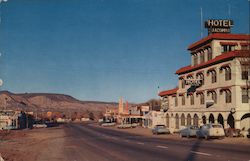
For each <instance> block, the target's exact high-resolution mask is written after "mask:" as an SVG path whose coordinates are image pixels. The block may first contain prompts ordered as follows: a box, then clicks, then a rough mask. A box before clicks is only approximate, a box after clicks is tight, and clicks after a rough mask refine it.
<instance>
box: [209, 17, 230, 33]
mask: <svg viewBox="0 0 250 161" xmlns="http://www.w3.org/2000/svg"><path fill="white" fill-rule="evenodd" d="M205 27H206V28H208V34H212V33H230V32H231V27H233V20H207V21H206V22H205Z"/></svg>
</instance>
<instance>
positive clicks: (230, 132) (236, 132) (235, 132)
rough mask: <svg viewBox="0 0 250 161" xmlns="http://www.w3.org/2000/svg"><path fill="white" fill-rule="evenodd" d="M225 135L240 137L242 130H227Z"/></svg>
mask: <svg viewBox="0 0 250 161" xmlns="http://www.w3.org/2000/svg"><path fill="white" fill-rule="evenodd" d="M225 135H226V137H240V136H241V133H240V129H235V128H227V129H225Z"/></svg>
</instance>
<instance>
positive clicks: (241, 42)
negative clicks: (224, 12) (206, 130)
mask: <svg viewBox="0 0 250 161" xmlns="http://www.w3.org/2000/svg"><path fill="white" fill-rule="evenodd" d="M210 30H211V28H210ZM249 40H250V35H246V34H231V33H209V35H208V36H207V37H205V38H202V39H201V40H199V41H197V42H195V43H193V44H191V45H190V46H189V47H188V51H189V52H190V56H191V64H190V65H188V66H185V67H182V68H180V69H178V70H177V71H176V73H175V74H177V75H178V86H177V87H176V88H174V89H170V90H165V91H161V92H160V93H159V96H160V97H161V100H162V109H164V111H165V113H164V115H165V116H164V119H165V124H166V126H167V127H169V128H170V129H171V130H172V131H178V130H179V129H181V128H182V126H187V125H198V126H200V125H202V124H206V123H210V122H211V123H220V124H222V125H223V126H224V128H229V127H231V128H236V129H240V130H243V131H247V130H248V129H249V128H250V100H249V90H248V89H249V81H250V80H249V74H250V73H249V66H250V50H249V49H250V47H249V45H250V43H249Z"/></svg>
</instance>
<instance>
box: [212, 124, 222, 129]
mask: <svg viewBox="0 0 250 161" xmlns="http://www.w3.org/2000/svg"><path fill="white" fill-rule="evenodd" d="M212 127H213V128H221V127H222V126H221V125H212Z"/></svg>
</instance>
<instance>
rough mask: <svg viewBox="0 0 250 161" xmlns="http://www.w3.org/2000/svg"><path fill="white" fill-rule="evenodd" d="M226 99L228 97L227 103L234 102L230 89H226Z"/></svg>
mask: <svg viewBox="0 0 250 161" xmlns="http://www.w3.org/2000/svg"><path fill="white" fill-rule="evenodd" d="M225 97H226V98H225V99H226V103H231V102H232V93H231V91H230V90H226V91H225Z"/></svg>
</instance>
